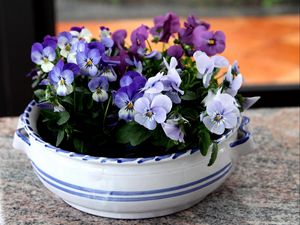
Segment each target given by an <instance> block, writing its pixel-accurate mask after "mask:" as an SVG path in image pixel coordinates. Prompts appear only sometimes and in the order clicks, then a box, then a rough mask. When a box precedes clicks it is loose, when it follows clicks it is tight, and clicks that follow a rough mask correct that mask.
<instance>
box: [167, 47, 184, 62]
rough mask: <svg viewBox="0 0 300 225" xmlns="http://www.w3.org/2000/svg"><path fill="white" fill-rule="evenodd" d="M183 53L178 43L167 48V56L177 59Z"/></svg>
mask: <svg viewBox="0 0 300 225" xmlns="http://www.w3.org/2000/svg"><path fill="white" fill-rule="evenodd" d="M183 53H184V51H183V49H182V47H181V46H180V45H172V46H171V47H170V48H168V50H167V54H168V56H171V57H175V58H176V59H177V60H178V59H180V58H181V56H183Z"/></svg>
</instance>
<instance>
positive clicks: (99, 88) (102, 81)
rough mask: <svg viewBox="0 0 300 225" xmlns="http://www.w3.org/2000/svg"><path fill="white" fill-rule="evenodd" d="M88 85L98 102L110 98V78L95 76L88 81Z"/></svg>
mask: <svg viewBox="0 0 300 225" xmlns="http://www.w3.org/2000/svg"><path fill="white" fill-rule="evenodd" d="M88 87H89V89H90V91H91V92H93V94H92V98H93V100H94V101H96V102H105V101H106V100H107V99H108V93H107V91H108V87H109V84H108V80H107V78H106V77H103V76H100V77H94V78H93V79H92V80H90V82H89V83H88Z"/></svg>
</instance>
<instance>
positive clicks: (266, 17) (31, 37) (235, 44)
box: [0, 0, 299, 116]
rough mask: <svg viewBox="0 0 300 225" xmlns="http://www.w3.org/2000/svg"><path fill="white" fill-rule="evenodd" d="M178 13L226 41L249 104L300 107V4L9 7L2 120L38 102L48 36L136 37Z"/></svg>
mask: <svg viewBox="0 0 300 225" xmlns="http://www.w3.org/2000/svg"><path fill="white" fill-rule="evenodd" d="M168 11H173V12H175V13H176V14H177V15H179V16H180V17H181V18H182V21H181V22H182V24H183V21H184V19H185V18H186V17H187V16H188V15H189V14H194V15H195V16H197V17H198V18H200V19H202V20H206V21H207V22H208V23H210V24H211V27H212V30H222V31H224V32H225V34H226V38H227V40H226V45H227V47H226V50H225V52H224V53H223V55H225V56H226V57H227V58H228V59H229V60H230V61H231V62H233V60H235V59H236V60H238V62H239V64H240V67H241V71H242V74H243V75H244V78H245V84H244V86H243V89H242V92H243V94H244V95H245V96H247V95H249V96H251V95H252V96H253V95H261V96H262V99H261V100H260V102H259V103H258V104H257V105H256V107H278V106H295V105H297V106H298V105H299V101H298V100H297V97H296V96H299V2H298V0H285V1H284V0H218V1H217V0H185V1H183V0H169V1H162V0H151V1H149V0H45V1H39V0H27V1H21V0H19V1H18V0H10V1H5V0H1V7H0V22H1V23H0V32H1V33H0V72H1V73H0V116H8V115H18V114H20V113H21V112H22V110H23V109H24V107H25V105H26V104H27V103H28V101H30V99H31V97H32V90H31V88H30V79H29V78H26V77H25V75H26V74H27V73H28V72H29V71H30V69H31V68H32V67H33V64H32V63H31V62H30V48H31V45H32V43H33V42H36V41H41V40H42V38H43V36H45V35H46V34H51V35H54V34H57V33H59V32H61V31H65V30H69V29H70V27H72V26H85V27H87V28H88V29H90V30H91V31H92V33H93V35H94V36H95V37H98V35H99V26H101V25H104V26H108V27H110V29H111V30H112V31H114V30H117V29H120V28H123V29H127V30H128V31H131V30H133V29H135V28H136V27H137V26H139V25H140V24H141V23H143V24H145V25H148V26H150V27H151V26H152V25H153V22H152V18H153V17H154V16H157V15H163V14H165V13H166V12H168Z"/></svg>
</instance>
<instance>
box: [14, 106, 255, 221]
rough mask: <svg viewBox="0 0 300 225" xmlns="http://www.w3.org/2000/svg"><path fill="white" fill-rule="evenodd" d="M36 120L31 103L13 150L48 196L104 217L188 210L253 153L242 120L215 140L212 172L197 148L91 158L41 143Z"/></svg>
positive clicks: (22, 120)
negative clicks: (20, 154) (21, 153)
mask: <svg viewBox="0 0 300 225" xmlns="http://www.w3.org/2000/svg"><path fill="white" fill-rule="evenodd" d="M38 115H39V109H38V107H37V106H36V103H35V102H34V101H32V102H31V103H30V104H29V105H28V106H27V108H26V109H25V111H24V113H23V115H22V116H21V117H20V121H19V125H18V129H17V131H16V133H15V136H14V141H13V146H14V148H16V149H22V150H24V151H25V153H26V154H27V156H28V158H29V159H30V160H31V164H32V167H33V169H34V171H35V173H36V175H37V176H38V178H39V179H40V180H41V182H42V183H43V184H44V185H45V186H46V187H47V188H48V189H49V190H50V191H52V192H53V193H54V194H56V195H57V196H59V197H61V198H62V199H63V200H64V201H65V202H67V203H68V204H69V205H71V206H73V207H74V208H77V209H79V210H81V211H84V212H87V213H91V214H94V215H99V216H104V217H112V218H124V219H137V218H149V217H157V216H162V215H167V214H171V213H174V212H177V211H180V210H183V209H186V208H188V207H190V206H192V205H194V204H196V203H198V202H199V201H200V200H202V199H203V198H204V197H205V196H207V195H208V194H209V193H211V192H212V191H214V190H215V189H216V188H218V187H219V186H220V185H221V184H222V183H223V182H224V181H225V179H226V178H227V177H228V176H229V175H230V173H231V172H232V171H233V169H234V167H235V165H236V161H237V158H238V157H239V156H240V155H243V154H247V153H249V152H250V151H251V150H252V149H253V148H252V139H251V135H250V133H249V132H248V131H246V130H245V125H246V124H247V123H248V122H249V119H248V118H246V117H244V118H243V119H242V121H241V123H240V126H239V127H237V128H236V129H234V130H233V131H232V132H230V133H228V134H227V135H226V136H223V137H222V138H221V139H219V140H218V143H219V154H218V158H217V160H216V162H215V163H214V164H213V166H211V167H208V166H207V164H208V160H209V156H207V157H203V156H202V155H201V153H200V151H199V150H197V149H195V150H187V151H184V152H181V153H174V154H170V155H164V156H156V157H150V158H133V159H128V158H118V159H116V158H104V157H93V156H89V155H81V154H77V153H74V152H69V151H65V150H63V149H60V148H56V147H54V146H52V145H51V144H49V143H46V142H44V141H43V140H42V139H41V138H40V136H39V135H38V134H37V129H36V123H37V118H38Z"/></svg>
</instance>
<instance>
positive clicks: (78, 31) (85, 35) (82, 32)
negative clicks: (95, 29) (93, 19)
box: [70, 27, 92, 43]
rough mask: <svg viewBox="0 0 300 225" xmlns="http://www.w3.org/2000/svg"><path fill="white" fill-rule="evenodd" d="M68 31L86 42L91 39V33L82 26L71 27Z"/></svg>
mask: <svg viewBox="0 0 300 225" xmlns="http://www.w3.org/2000/svg"><path fill="white" fill-rule="evenodd" d="M70 33H71V34H72V37H73V38H76V39H78V40H84V41H86V42H88V43H89V42H90V41H91V39H92V33H91V32H90V31H89V30H88V29H86V28H84V27H72V28H71V30H70Z"/></svg>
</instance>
